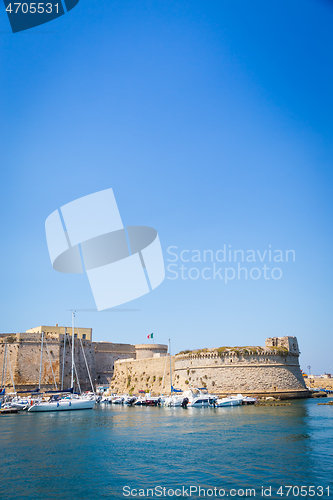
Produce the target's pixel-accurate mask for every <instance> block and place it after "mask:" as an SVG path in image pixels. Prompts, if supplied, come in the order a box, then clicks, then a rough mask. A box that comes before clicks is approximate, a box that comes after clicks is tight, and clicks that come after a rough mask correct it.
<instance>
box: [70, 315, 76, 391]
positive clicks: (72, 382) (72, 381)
mask: <svg viewBox="0 0 333 500" xmlns="http://www.w3.org/2000/svg"><path fill="white" fill-rule="evenodd" d="M74 316H75V312H74V311H73V312H72V377H71V388H72V389H73V387H74Z"/></svg>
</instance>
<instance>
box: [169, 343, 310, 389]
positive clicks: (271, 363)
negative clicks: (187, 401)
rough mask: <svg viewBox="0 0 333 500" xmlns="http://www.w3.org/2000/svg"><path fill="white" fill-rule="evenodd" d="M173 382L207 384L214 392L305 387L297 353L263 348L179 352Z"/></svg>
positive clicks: (197, 385) (200, 385)
mask: <svg viewBox="0 0 333 500" xmlns="http://www.w3.org/2000/svg"><path fill="white" fill-rule="evenodd" d="M175 384H176V385H177V386H179V387H180V388H182V389H185V388H186V387H188V386H189V385H190V384H191V385H192V386H196V387H207V389H208V390H209V391H210V392H214V393H217V394H228V393H237V392H240V393H244V394H264V393H288V392H292V393H295V392H296V393H297V392H300V393H303V392H304V391H305V392H306V386H305V383H304V379H303V377H302V374H301V371H300V367H299V363H298V356H297V355H293V354H289V353H281V354H276V353H275V352H274V350H273V351H270V350H266V351H264V352H263V353H262V354H259V355H251V354H249V355H240V356H237V355H234V354H229V353H228V354H224V353H220V354H219V353H209V354H202V355H201V354H199V355H178V356H176V361H175Z"/></svg>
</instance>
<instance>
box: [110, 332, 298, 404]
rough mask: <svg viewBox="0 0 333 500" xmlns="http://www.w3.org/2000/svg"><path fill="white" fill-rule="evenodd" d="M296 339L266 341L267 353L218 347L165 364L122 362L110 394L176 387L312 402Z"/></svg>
mask: <svg viewBox="0 0 333 500" xmlns="http://www.w3.org/2000/svg"><path fill="white" fill-rule="evenodd" d="M299 354H300V353H299V348H298V343H297V339H296V337H274V338H268V339H266V342H265V346H264V347H260V346H257V347H254V346H251V347H220V348H215V349H214V348H213V349H198V350H194V351H183V352H180V353H179V354H176V355H175V356H171V378H170V363H169V360H167V359H166V358H164V359H163V358H161V357H159V358H158V357H153V358H146V359H135V360H133V359H122V360H118V361H116V362H115V372H114V377H113V379H112V381H111V387H110V391H111V392H112V391H114V392H128V391H131V392H133V393H137V392H138V391H139V390H149V391H150V392H151V393H152V394H160V393H161V392H162V393H163V392H164V393H168V392H170V385H171V382H172V384H173V386H174V387H176V388H179V389H182V390H186V389H188V388H189V387H200V388H202V387H205V388H207V390H208V391H209V392H212V393H214V394H218V395H226V394H230V393H242V394H244V395H256V396H261V395H264V396H268V395H271V396H279V397H281V398H301V397H307V396H308V390H307V388H306V385H305V382H304V379H303V376H302V373H301V370H300V366H299V361H298V358H299Z"/></svg>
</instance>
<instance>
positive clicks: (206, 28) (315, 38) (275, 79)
mask: <svg viewBox="0 0 333 500" xmlns="http://www.w3.org/2000/svg"><path fill="white" fill-rule="evenodd" d="M332 26H333V3H332V2H329V1H328V0H327V1H326V0H312V1H309V0H302V1H300V0H295V1H293V2H290V1H286V0H282V1H280V0H279V1H269V2H267V1H263V0H260V1H259V0H254V1H251V2H248V1H245V0H210V1H209V2H207V1H205V0H200V1H198V0H188V1H183V0H179V1H171V0H165V1H163V2H161V1H157V0H155V1H146V0H140V1H138V0H126V1H124V0H117V1H113V0H99V1H98V2H96V1H91V0H80V2H79V4H78V6H77V7H75V8H74V9H73V10H72V11H71V12H70V13H68V14H66V15H65V16H63V17H61V18H59V19H56V20H55V21H52V22H50V23H48V24H45V25H43V26H40V27H37V28H34V29H31V30H28V31H25V32H21V33H17V34H12V33H11V31H10V26H9V22H8V19H7V17H6V13H5V9H4V8H1V9H0V40H1V50H0V61H1V73H0V85H1V92H0V106H1V114H0V123H1V172H2V182H1V188H2V189H1V191H2V192H1V215H2V217H1V228H2V238H1V240H2V244H1V268H2V269H1V277H2V280H1V306H2V307H1V328H0V330H1V331H2V332H17V331H25V330H26V329H28V328H31V327H34V326H38V325H40V324H51V325H52V324H55V323H59V324H69V323H70V312H69V311H68V309H72V308H77V309H93V308H94V301H93V296H92V293H91V290H90V287H89V284H88V280H87V277H86V276H85V275H70V274H68V275H66V274H61V273H57V272H56V271H54V270H53V269H52V267H51V264H50V260H49V256H48V251H47V247H46V240H45V233H44V223H45V219H46V218H47V216H48V215H49V214H50V213H51V212H53V211H54V210H55V209H57V208H59V207H60V206H61V205H63V204H65V203H68V202H70V201H72V200H74V199H76V198H79V197H81V196H84V195H87V194H90V193H93V192H96V191H99V190H102V189H106V188H109V187H112V188H113V190H114V193H115V196H116V199H117V202H118V207H119V210H120V213H121V216H122V219H123V222H124V224H128V225H148V226H152V227H154V228H156V229H157V230H158V232H159V236H160V240H161V244H162V248H163V252H164V256H165V259H167V258H168V257H170V256H168V253H167V248H168V247H169V246H171V245H172V246H177V247H178V249H179V250H178V251H179V252H180V251H181V250H183V249H189V250H194V249H198V250H201V251H203V250H204V249H212V250H214V251H216V250H218V249H221V248H223V245H224V244H226V245H227V247H228V245H231V246H232V248H233V249H239V248H240V249H243V250H247V249H255V250H257V249H258V250H259V251H260V252H263V251H264V250H265V249H268V248H269V245H271V248H272V249H282V250H283V251H285V250H286V249H293V250H295V253H296V261H295V262H289V263H281V266H280V267H281V269H282V271H283V276H282V278H281V279H280V280H272V279H270V280H264V279H259V280H251V279H248V280H236V279H235V280H233V281H230V282H229V283H228V284H227V285H226V284H225V283H224V282H223V281H221V280H204V279H201V278H200V279H198V280H190V279H187V280H181V279H178V280H170V279H166V280H165V281H164V282H163V284H162V285H160V286H159V287H158V288H157V289H156V290H154V291H153V292H152V293H150V294H148V295H146V296H144V297H142V298H140V299H137V300H135V301H133V302H131V303H129V304H126V305H124V306H122V308H123V309H126V308H132V309H138V311H127V312H126V311H124V312H100V313H97V312H96V313H93V312H91V313H89V312H79V313H78V314H77V319H78V323H79V325H80V326H82V327H92V328H93V332H94V338H95V340H107V341H113V342H130V343H141V342H145V340H146V336H147V335H148V334H149V333H151V332H154V336H155V340H156V342H161V343H164V342H167V340H168V338H171V340H172V350H173V351H174V352H176V351H179V350H181V349H186V348H199V347H205V346H207V347H213V346H217V347H218V346H222V345H263V343H264V341H265V338H266V337H269V336H275V335H278V336H282V335H296V336H297V338H298V341H299V344H300V348H301V351H302V356H301V364H302V367H303V368H304V369H306V366H307V365H308V364H310V365H312V367H313V368H312V372H313V373H320V372H324V371H327V372H329V371H333V361H332V350H333V349H332V347H333V346H332V310H333V308H332V278H333V273H332V266H331V262H332V257H331V252H332V247H333V242H332V208H333V207H332V199H333V198H332V160H333V146H332V144H333V142H332V136H333V121H332V116H333V98H332V88H333V35H332ZM166 264H169V263H168V262H166ZM184 265H185V264H184ZM222 265H225V264H222ZM267 265H269V264H268V263H267ZM193 266H196V267H198V264H193ZM203 267H204V266H203V265H201V267H200V269H202V268H203ZM258 267H259V266H258ZM260 267H262V265H261V266H260ZM249 269H250V267H249ZM168 276H169V277H170V274H169V273H167V277H168Z"/></svg>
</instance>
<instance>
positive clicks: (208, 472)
mask: <svg viewBox="0 0 333 500" xmlns="http://www.w3.org/2000/svg"><path fill="white" fill-rule="evenodd" d="M324 401H325V402H326V401H328V399H325V400H324V399H322V400H320V402H324ZM318 402H319V400H317V399H308V400H299V401H292V402H291V405H290V406H267V407H263V406H258V407H254V406H239V407H233V408H216V409H214V408H202V409H199V408H188V409H183V408H164V407H127V406H115V405H104V406H102V405H101V406H99V405H98V404H96V405H95V408H94V409H93V410H83V411H71V412H55V413H30V412H21V413H19V414H17V415H2V416H0V432H1V451H0V456H1V459H0V462H1V463H0V465H1V471H0V474H1V476H0V488H1V490H0V491H1V496H2V498H5V499H14V498H15V499H35V500H39V499H40V500H46V499H64V500H67V499H75V500H76V499H77V500H85V499H92V500H99V499H106V498H109V499H113V498H115V499H118V498H174V499H175V498H223V497H230V498H248V497H256V498H258V497H259V498H287V497H288V498H295V497H297V498H298V497H301V496H304V497H305V496H306V497H314V498H318V497H320V498H332V497H333V446H332V444H333V406H321V405H318ZM302 486H303V489H301V487H302ZM290 487H292V489H290ZM281 494H283V495H281Z"/></svg>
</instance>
